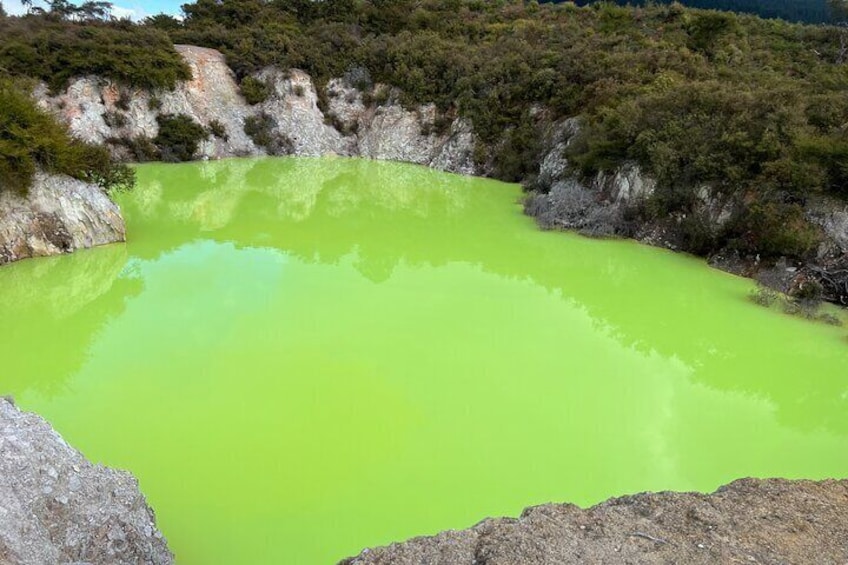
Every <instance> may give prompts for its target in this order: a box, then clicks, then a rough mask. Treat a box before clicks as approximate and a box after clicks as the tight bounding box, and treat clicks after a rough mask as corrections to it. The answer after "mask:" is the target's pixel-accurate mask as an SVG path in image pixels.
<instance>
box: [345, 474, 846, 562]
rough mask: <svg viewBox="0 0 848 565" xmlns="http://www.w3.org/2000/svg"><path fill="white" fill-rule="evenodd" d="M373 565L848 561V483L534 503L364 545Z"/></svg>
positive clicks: (735, 486)
mask: <svg viewBox="0 0 848 565" xmlns="http://www.w3.org/2000/svg"><path fill="white" fill-rule="evenodd" d="M342 563H344V564H345V565H364V564H367V563H368V564H388V563H391V564H399V565H404V564H413V563H414V564H422V565H423V564H425V563H426V564H428V565H436V564H445V565H447V564H469V565H470V564H472V563H473V564H476V565H482V564H486V565H496V564H517V563H521V564H527V563H533V564H535V563H544V564H552V565H553V564H568V563H798V564H801V563H821V564H824V563H829V564H839V565H844V564H846V563H848V481H846V480H841V481H823V482H813V481H788V480H783V479H769V480H757V479H742V480H739V481H736V482H734V483H731V484H729V485H727V486H725V487H722V488H720V489H719V490H718V491H717V492H715V493H713V494H710V495H704V494H696V493H657V494H637V495H634V496H625V497H623V498H617V499H612V500H609V501H607V502H604V503H602V504H599V505H598V506H595V507H593V508H589V509H588V510H581V509H580V508H578V507H576V506H574V505H571V504H547V505H544V506H537V507H534V508H528V509H527V510H525V511H524V513H523V514H522V515H521V517H520V518H518V519H510V518H499V519H489V520H485V521H483V522H481V523H479V524H477V525H476V526H474V527H473V528H469V529H467V530H462V531H458V532H455V531H448V532H442V533H440V534H438V535H436V536H433V537H421V538H415V539H412V540H409V541H407V542H404V543H401V544H393V545H390V546H388V547H381V548H378V549H372V550H368V549H366V550H365V551H363V552H362V553H361V554H360V555H359V556H357V557H354V558H350V559H347V560H345V561H343V562H342Z"/></svg>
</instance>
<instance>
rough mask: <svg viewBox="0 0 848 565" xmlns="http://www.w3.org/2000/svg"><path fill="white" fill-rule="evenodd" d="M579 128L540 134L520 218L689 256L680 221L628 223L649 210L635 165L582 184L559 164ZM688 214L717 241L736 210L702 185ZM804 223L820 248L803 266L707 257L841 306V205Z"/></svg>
mask: <svg viewBox="0 0 848 565" xmlns="http://www.w3.org/2000/svg"><path fill="white" fill-rule="evenodd" d="M579 131H580V124H579V121H578V120H576V119H573V118H572V119H567V120H563V121H561V122H559V123H555V124H553V125H552V126H551V127H550V128H549V129H548V131H547V133H546V135H545V139H544V142H543V146H544V147H546V150H545V153H544V155H543V157H542V159H541V162H540V167H539V176H538V178H537V179H536V181H535V184H536V185H537V186H538V187H540V188H541V189H542V190H541V191H536V192H533V193H531V194H530V195H529V196H528V198H527V200H526V202H525V211H526V212H527V213H528V214H529V215H531V216H533V217H535V218H536V220H537V222H538V223H539V225H540V226H541V227H542V228H543V229H566V230H574V231H578V232H580V233H582V234H584V235H588V236H593V237H605V236H618V237H628V238H633V239H636V240H638V241H641V242H643V243H647V244H649V245H654V246H658V247H665V248H667V249H672V250H680V249H684V250H685V249H690V248H691V242H687V241H686V234H687V227H686V223H687V221H691V220H692V218H687V216H686V215H685V214H676V215H671V216H669V217H665V218H662V219H660V220H656V221H634V220H633V219H632V218H633V216H634V212H635V211H636V210H638V209H639V207H640V206H643V205H645V204H647V203H648V200H649V198H650V197H651V196H652V195H653V193H654V190H655V189H656V182H655V180H654V179H653V178H651V177H650V176H649V175H646V174H645V173H644V172H643V171H642V170H641V169H640V168H639V166H638V165H637V164H635V163H625V164H624V165H622V166H620V167H618V168H617V169H616V170H614V171H611V172H604V173H598V174H597V175H596V176H594V177H593V178H589V179H585V178H582V177H581V176H580V175H579V174H577V173H576V172H575V171H574V169H573V168H572V167H571V166H570V164H569V163H568V160H567V159H566V157H565V153H566V149H567V148H568V146H569V145H570V144H571V143H573V142H574V140H575V139H576V138H577V134H578V133H579ZM696 194H697V199H696V202H695V203H694V206H693V209H692V211H691V215H692V216H694V217H696V218H698V223H699V228H698V229H699V230H702V234H703V235H708V234H713V235H715V234H717V233H718V232H719V231H720V230H721V229H722V228H723V227H724V226H726V225H727V223H728V222H729V221H730V220H731V218H732V217H733V216H734V214H735V213H737V212H738V211H739V210H738V208H737V207H738V206H740V204H739V203H737V202H734V201H733V200H731V199H729V198H726V197H722V196H721V195H719V194H718V193H716V192H715V191H713V190H712V189H711V188H710V187H709V186H702V187H700V189H699V190H698V191H697V193H696ZM806 215H807V219H808V220H810V222H811V223H812V224H813V225H816V226H818V227H819V229H820V232H821V233H820V235H821V244H820V245H819V248H818V250H817V252H816V255H815V257H814V258H811V259H809V260H807V261H796V262H787V261H786V260H783V259H781V260H779V261H777V262H771V263H766V262H762V263H761V262H760V259H759V256H757V257H753V258H752V257H743V256H739V255H738V254H736V253H734V252H732V251H725V252H722V253H719V254H717V255H714V256H712V257H709V258H708V259H709V261H710V264H711V265H713V266H714V267H717V268H719V269H722V270H725V271H729V272H732V273H735V274H738V275H743V276H746V277H751V278H755V279H757V280H759V281H760V282H761V283H762V284H764V285H766V286H770V287H772V288H775V289H777V290H780V291H782V292H789V293H793V292H795V291H797V290H798V289H800V288H803V287H804V286H805V285H809V284H813V285H816V286H817V287H819V288H820V297H821V298H823V299H825V300H829V301H831V302H836V303H839V304H842V305H848V206H846V205H845V203H844V202H839V201H837V200H835V199H833V198H827V197H825V196H818V197H817V198H816V199H815V200H813V201H812V202H810V203H808V205H807V207H806Z"/></svg>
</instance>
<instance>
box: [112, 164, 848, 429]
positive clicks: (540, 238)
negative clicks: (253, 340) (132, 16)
mask: <svg viewBox="0 0 848 565" xmlns="http://www.w3.org/2000/svg"><path fill="white" fill-rule="evenodd" d="M142 175H143V176H142V178H143V181H144V185H145V186H150V187H153V188H151V189H150V190H143V191H139V192H137V193H135V194H133V195H132V196H131V198H130V200H129V201H128V202H126V206H127V207H129V213H130V219H131V220H133V215H134V214H136V210H137V211H138V213H139V215H142V214H143V215H145V217H156V218H157V223H158V224H159V226H160V229H161V227H162V223H163V222H162V219H163V218H167V219H168V221H167V226H166V227H165V229H166V230H167V233H165V234H161V233H160V234H158V235H159V237H158V238H157V240H156V241H155V242H150V243H151V245H153V246H155V248H156V253H163V252H165V250H166V249H170V248H173V247H176V246H179V245H181V244H182V242H184V241H186V240H190V239H194V238H198V237H203V238H209V239H213V240H216V241H228V242H232V243H234V244H235V245H237V246H272V247H276V248H278V249H281V250H283V251H285V252H286V253H288V254H291V255H293V256H294V257H297V258H298V259H299V260H301V261H304V262H321V263H327V264H335V263H336V262H338V261H339V260H340V259H341V258H344V257H348V256H350V255H351V254H355V257H356V260H355V262H353V266H354V267H355V268H356V269H357V270H358V271H359V272H360V273H361V274H362V275H363V276H365V277H366V278H368V279H369V280H371V281H373V282H382V281H385V280H387V279H388V278H389V277H390V276H391V274H392V272H393V271H394V269H395V267H396V266H397V265H398V264H401V263H402V264H404V265H407V266H413V267H415V266H428V267H438V266H443V265H446V264H448V263H451V262H463V263H468V264H471V265H475V266H478V267H479V268H481V269H482V270H483V271H484V272H487V273H492V274H496V275H499V276H502V277H508V278H514V279H517V280H530V281H532V282H533V283H535V284H536V285H540V286H542V287H544V288H546V289H548V290H550V291H552V292H555V293H557V294H558V295H559V296H561V297H563V298H566V299H568V300H571V301H573V302H574V303H576V304H579V305H581V306H583V307H585V308H586V309H587V310H588V312H589V313H590V315H591V316H592V317H593V318H594V319H595V320H597V321H598V323H599V324H600V325H601V326H608V327H610V328H613V331H614V332H615V335H616V338H617V339H618V340H619V342H620V343H621V344H622V345H625V346H634V347H636V348H638V349H639V350H641V351H643V352H645V353H651V352H656V353H659V354H660V355H663V356H666V357H673V358H677V359H680V360H682V361H683V362H685V363H686V364H687V365H689V366H691V367H693V368H695V369H696V370H695V371H694V373H693V377H694V378H696V379H698V380H700V381H702V382H704V383H705V384H707V385H709V386H712V387H716V388H720V389H723V390H740V391H744V392H748V393H753V394H757V395H765V396H767V397H768V398H769V399H770V400H771V401H773V402H776V403H778V404H779V406H780V418H781V420H782V421H784V422H785V423H787V424H792V425H795V426H801V427H804V428H805V429H815V428H817V427H821V426H824V427H827V428H829V429H833V430H838V431H840V432H846V431H848V418H845V417H844V414H845V409H846V401H845V397H844V393H845V392H846V390H848V381H847V380H843V379H840V378H833V375H832V372H833V369H832V367H833V363H834V361H835V360H834V359H833V351H832V348H830V347H823V346H822V341H826V342H832V341H833V340H834V332H833V330H831V329H829V328H818V327H810V325H809V324H808V323H807V322H803V321H795V320H784V319H783V317H782V316H780V315H779V314H774V313H771V312H765V311H758V310H757V309H756V308H754V307H753V306H750V305H748V304H744V303H742V302H743V301H744V297H745V293H746V290H745V289H746V285H747V283H746V282H743V281H739V280H736V279H733V278H731V277H728V276H726V275H723V274H720V273H715V272H712V271H709V270H707V269H706V268H705V267H704V266H703V265H702V263H701V262H700V261H697V260H694V259H692V260H690V259H688V258H685V257H681V256H676V255H675V256H672V255H670V254H667V253H663V252H659V251H658V250H655V249H650V248H646V247H641V246H638V245H636V244H633V243H631V242H615V243H611V242H598V241H592V240H587V239H582V238H578V237H574V236H564V235H563V234H551V233H539V232H536V231H534V230H532V229H528V228H529V227H530V221H529V220H526V219H524V218H519V219H517V218H516V217H515V215H516V207H513V206H510V205H509V203H510V202H512V201H516V202H517V199H518V198H519V196H520V195H519V193H518V192H517V191H516V190H515V189H514V188H512V187H509V186H507V185H502V184H500V183H496V182H490V181H485V180H481V179H473V178H469V177H459V176H453V175H445V174H442V173H438V172H436V171H432V170H430V169H426V168H423V167H416V166H409V165H403V164H397V163H382V162H369V161H356V160H353V161H352V160H348V159H291V160H282V161H280V160H277V161H273V160H239V161H225V162H210V163H203V164H202V165H200V166H197V165H189V166H176V167H163V168H151V169H145V170H144V171H143V172H142ZM363 179H367V182H363ZM163 184H166V185H167V186H168V187H169V190H168V198H167V199H163V197H162V194H163V190H162V189H161V186H162V185H163ZM181 186H186V187H191V188H189V190H186V191H180V190H179V187H181ZM197 186H209V187H210V188H209V189H208V190H204V191H202V192H200V193H199V194H198V193H197V191H196V190H194V189H193V187H197ZM149 193H154V194H155V195H156V199H157V203H156V205H152V203H151V197H150V194H149ZM493 193H494V195H493ZM136 202H140V204H138V205H137V204H136ZM132 223H134V222H133V221H131V225H132ZM139 223H140V222H139ZM521 224H524V225H521ZM517 226H520V227H517ZM163 236H164V240H165V242H166V245H165V246H162V245H161V244H162V242H163V241H162V240H163ZM139 239H141V238H139ZM566 240H567V241H566ZM143 245H144V243H143V242H139V243H138V245H133V246H132V249H133V252H134V253H136V252H138V253H139V254H140V255H142V256H144V250H143ZM139 246H142V247H141V248H139ZM136 250H139V251H136ZM156 253H152V254H151V256H155V255H156ZM705 281H706V282H705ZM717 301H721V302H733V301H738V302H740V304H739V305H738V308H735V307H713V306H712V305H713V304H715V303H716V302H717ZM771 321H774V324H771ZM749 324H751V325H749ZM763 326H768V327H767V328H765V327H764V328H763V330H762V331H767V332H768V335H763V336H756V335H752V334H751V333H750V329H749V328H750V327H757V328H759V327H763ZM775 344H780V347H776V346H775ZM843 349H844V353H843V354H842V356H841V361H843V362H845V361H848V348H843ZM801 359H803V366H801V365H800V364H799V363H800V360H801ZM789 366H796V367H798V370H797V371H798V372H797V373H796V374H795V375H793V376H786V371H785V368H786V367H789ZM740 375H744V378H740ZM776 379H777V380H779V381H783V382H777V383H776V382H775V380H776ZM796 379H797V380H796ZM800 379H803V380H804V381H806V382H808V383H810V384H811V386H810V387H809V388H808V389H806V390H805V392H804V394H801V395H799V394H798V391H797V385H798V380H800ZM787 381H788V382H787ZM811 381H812V382H811Z"/></svg>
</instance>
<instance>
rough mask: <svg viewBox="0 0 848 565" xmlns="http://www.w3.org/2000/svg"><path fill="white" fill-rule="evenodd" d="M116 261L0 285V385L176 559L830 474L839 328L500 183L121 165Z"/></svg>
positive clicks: (845, 346) (312, 547)
mask: <svg viewBox="0 0 848 565" xmlns="http://www.w3.org/2000/svg"><path fill="white" fill-rule="evenodd" d="M139 181H140V182H139V187H138V189H137V190H136V191H135V192H134V193H131V194H127V195H122V197H121V206H122V208H123V210H124V211H125V214H126V218H127V224H128V230H129V240H130V242H129V244H127V245H126V246H124V245H115V246H109V247H104V248H100V249H95V250H91V251H87V252H80V253H77V254H75V255H73V256H66V257H58V258H50V259H41V260H33V261H25V262H22V263H19V264H16V265H12V266H10V267H4V268H3V269H0V289H2V293H0V319H2V320H3V324H2V328H0V359H2V360H3V362H2V373H0V374H1V375H2V376H1V377H0V392H2V393H12V394H14V395H15V396H16V398H17V401H18V403H19V404H20V405H22V406H23V407H25V408H27V409H32V410H34V411H36V412H38V413H40V414H42V415H44V416H45V417H46V418H48V419H49V420H50V421H51V422H52V423H53V424H54V425H55V427H56V428H57V429H58V430H59V431H60V432H61V433H62V434H63V435H64V436H65V437H66V438H67V440H68V441H69V442H71V443H72V444H73V445H74V446H76V447H78V448H79V449H81V450H82V451H83V452H84V453H85V454H86V455H87V456H88V457H89V458H90V459H92V460H95V461H99V462H103V463H105V464H108V465H112V466H116V467H121V468H125V469H129V470H131V471H132V472H133V473H134V474H135V475H136V476H138V478H139V480H140V482H141V486H142V489H143V491H144V492H145V494H146V495H147V497H148V499H149V501H150V503H151V504H152V505H153V507H154V508H155V509H156V512H157V518H158V520H159V523H160V525H161V527H162V529H163V531H164V533H165V534H166V536H167V537H168V539H169V542H170V545H171V547H172V549H173V550H174V551H175V552H176V554H177V556H178V561H179V563H181V564H187V565H195V564H202V565H208V564H219V563H220V564H232V563H245V564H266V563H267V564H278V563H306V564H310V563H331V562H333V561H335V560H337V559H340V558H342V557H345V556H347V555H351V554H355V553H357V552H359V551H360V550H361V549H362V548H364V547H367V546H373V545H379V544H385V543H388V542H391V541H394V540H401V539H405V538H408V537H410V536H415V535H421V534H431V533H435V532H437V531H439V530H442V529H446V528H462V527H466V526H470V525H472V524H473V523H475V522H477V521H478V520H479V519H481V518H483V517H485V516H493V515H516V514H518V513H519V512H520V511H521V509H522V508H524V507H525V506H528V505H531V504H539V503H543V502H548V501H571V502H575V503H578V504H581V505H588V504H592V503H595V502H598V501H600V500H602V499H605V498H607V497H610V496H614V495H621V494H625V493H632V492H636V491H642V490H664V489H694V490H702V491H709V490H711V489H714V488H715V487H717V486H718V485H720V484H722V483H725V482H728V481H730V480H732V479H734V478H738V477H742V476H761V477H766V476H782V477H806V478H814V479H818V478H824V477H846V476H848V371H846V367H848V342H846V340H845V334H846V330H845V329H840V328H833V327H829V326H825V325H819V324H814V323H810V322H807V321H804V320H799V319H794V318H790V317H787V316H784V315H782V314H779V313H776V312H773V311H769V310H766V309H763V308H760V307H758V306H756V305H754V304H751V303H750V302H749V301H748V300H747V299H746V296H747V294H748V293H749V292H750V290H751V289H752V287H753V285H752V283H750V282H749V281H746V280H742V279H739V278H735V277H732V276H729V275H726V274H723V273H720V272H717V271H714V270H711V269H709V268H707V267H706V266H705V265H704V264H703V263H702V262H701V261H698V260H695V259H692V258H688V257H685V256H681V255H675V254H672V253H669V252H664V251H661V250H657V249H653V248H649V247H644V246H640V245H638V244H635V243H632V242H613V241H594V240H589V239H583V238H580V237H577V236H572V235H567V234H560V233H545V232H541V231H538V230H537V229H536V228H535V226H534V225H533V222H532V221H531V220H530V219H528V218H526V217H524V216H523V215H522V214H521V210H520V206H519V205H518V204H517V200H518V198H519V197H520V190H519V188H518V187H516V186H514V185H508V184H503V183H498V182H494V181H490V180H483V179H474V178H467V177H460V176H454V175H448V174H443V173H438V172H435V171H431V170H428V169H424V168H419V167H415V166H410V165H403V164H393V163H378V162H369V161H358V160H344V159H264V160H233V161H225V162H216V163H193V164H185V165H145V166H142V167H139Z"/></svg>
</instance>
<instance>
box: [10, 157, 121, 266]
mask: <svg viewBox="0 0 848 565" xmlns="http://www.w3.org/2000/svg"><path fill="white" fill-rule="evenodd" d="M125 236H126V230H125V227H124V220H123V218H122V217H121V213H120V210H119V209H118V206H117V205H115V203H114V202H112V201H111V200H110V199H109V197H108V196H107V195H106V194H104V193H103V192H102V191H101V190H100V189H99V188H98V187H96V186H94V185H91V184H87V183H84V182H82V181H78V180H75V179H72V178H70V177H66V176H57V175H47V174H44V173H38V174H37V175H36V176H35V179H34V182H33V186H32V188H31V189H30V191H29V194H28V195H27V196H25V197H24V196H20V195H18V194H16V193H14V192H9V191H4V192H2V193H0V265H2V264H4V263H8V262H11V261H16V260H18V259H25V258H27V257H38V256H44V255H57V254H59V253H68V252H71V251H74V250H76V249H82V248H86V247H94V246H96V245H104V244H107V243H113V242H116V241H124V240H125Z"/></svg>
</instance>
